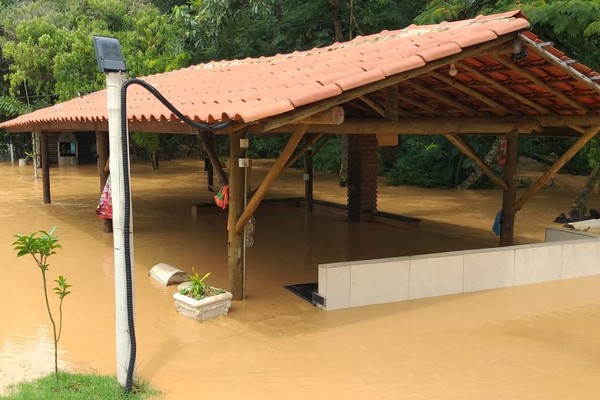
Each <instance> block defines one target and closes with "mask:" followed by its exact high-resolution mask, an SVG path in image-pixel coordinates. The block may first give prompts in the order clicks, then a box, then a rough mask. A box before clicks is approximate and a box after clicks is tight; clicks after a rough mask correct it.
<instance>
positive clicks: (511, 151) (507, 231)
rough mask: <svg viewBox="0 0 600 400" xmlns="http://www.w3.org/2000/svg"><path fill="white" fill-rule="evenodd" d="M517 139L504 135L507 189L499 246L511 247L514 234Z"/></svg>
mask: <svg viewBox="0 0 600 400" xmlns="http://www.w3.org/2000/svg"><path fill="white" fill-rule="evenodd" d="M518 147H519V138H518V136H517V135H515V134H510V135H506V165H505V166H504V181H505V182H506V184H507V185H508V188H506V189H504V191H503V193H502V219H501V224H500V246H512V245H513V244H514V234H515V214H516V211H515V209H514V205H515V202H516V200H517V150H518Z"/></svg>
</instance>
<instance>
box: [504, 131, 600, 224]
mask: <svg viewBox="0 0 600 400" xmlns="http://www.w3.org/2000/svg"><path fill="white" fill-rule="evenodd" d="M598 131H600V126H593V127H591V128H589V129H588V130H587V131H586V132H585V134H584V135H582V136H581V137H580V138H579V139H577V141H576V142H575V143H573V145H572V146H571V147H570V148H569V149H568V150H567V151H565V153H564V154H563V155H562V156H560V158H559V159H558V160H556V162H555V163H554V165H553V166H551V167H550V168H549V169H548V171H546V172H545V173H544V175H542V176H541V177H540V178H539V179H538V180H537V181H536V182H535V183H534V184H533V185H532V186H531V188H529V190H528V191H527V192H525V193H524V194H523V195H522V196H521V198H520V199H519V200H518V201H517V202H516V203H515V205H514V212H515V213H516V212H517V211H519V210H520V209H521V208H522V207H523V206H524V205H525V203H527V201H529V199H530V198H531V197H533V195H535V194H536V193H537V192H538V191H539V190H540V189H541V188H542V187H544V185H545V184H546V182H548V181H549V180H550V178H552V177H553V176H554V175H556V173H557V172H558V171H559V170H560V169H561V168H562V167H563V166H564V165H565V164H566V163H568V162H569V160H570V159H571V158H573V156H574V155H575V154H577V152H578V151H579V150H580V149H581V148H582V147H583V146H585V144H586V143H587V142H589V141H590V140H592V138H593V137H594V136H596V134H597V133H598Z"/></svg>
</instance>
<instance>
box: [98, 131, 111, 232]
mask: <svg viewBox="0 0 600 400" xmlns="http://www.w3.org/2000/svg"><path fill="white" fill-rule="evenodd" d="M109 150H110V145H109V142H108V132H96V152H97V153H98V176H99V177H100V193H102V191H103V190H104V185H105V184H106V181H107V180H108V173H109V169H108V165H107V163H108V155H109ZM112 231H113V230H112V219H103V220H102V232H105V233H111V232H112Z"/></svg>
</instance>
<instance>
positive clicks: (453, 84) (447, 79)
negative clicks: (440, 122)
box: [429, 71, 514, 114]
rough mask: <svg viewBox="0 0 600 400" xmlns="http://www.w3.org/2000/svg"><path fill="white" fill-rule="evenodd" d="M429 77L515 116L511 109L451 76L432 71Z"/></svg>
mask: <svg viewBox="0 0 600 400" xmlns="http://www.w3.org/2000/svg"><path fill="white" fill-rule="evenodd" d="M429 76H431V77H433V78H435V79H437V80H438V81H441V82H444V83H445V84H447V85H448V86H451V87H453V88H455V89H457V90H459V91H461V92H463V93H465V94H467V95H469V96H471V97H473V98H474V99H477V100H479V101H480V102H482V103H485V104H487V105H488V106H490V107H492V108H493V109H494V110H496V111H499V112H501V113H504V114H514V112H513V111H512V110H510V109H509V108H507V107H505V106H503V105H502V104H500V103H498V102H496V101H494V100H491V99H489V98H488V97H487V96H486V95H484V94H483V93H480V92H478V91H476V90H473V89H471V88H469V87H467V86H465V85H463V84H462V83H460V82H458V81H457V80H455V79H454V78H451V77H449V76H446V75H444V74H441V73H439V72H436V71H431V72H430V73H429Z"/></svg>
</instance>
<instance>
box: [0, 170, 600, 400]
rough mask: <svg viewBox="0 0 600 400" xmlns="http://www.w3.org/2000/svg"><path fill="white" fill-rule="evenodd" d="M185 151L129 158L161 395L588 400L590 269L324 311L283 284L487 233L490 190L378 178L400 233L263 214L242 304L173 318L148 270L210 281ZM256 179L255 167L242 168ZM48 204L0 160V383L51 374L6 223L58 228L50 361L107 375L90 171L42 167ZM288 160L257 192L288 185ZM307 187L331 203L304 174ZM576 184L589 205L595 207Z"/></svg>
mask: <svg viewBox="0 0 600 400" xmlns="http://www.w3.org/2000/svg"><path fill="white" fill-rule="evenodd" d="M201 170H202V168H201V166H200V165H199V163H198V162H197V161H192V160H186V161H172V162H164V163H162V165H161V171H160V172H158V173H153V172H151V171H150V167H149V166H148V165H145V164H134V165H133V202H134V218H135V219H134V230H135V237H134V240H135V290H136V294H135V296H136V325H137V337H138V369H137V374H138V375H139V376H141V377H142V378H143V379H145V380H148V381H149V382H150V383H151V384H152V385H153V386H154V387H156V388H157V389H159V390H160V391H162V392H163V398H165V399H185V398H188V399H196V398H221V399H241V398H243V399H280V398H286V399H288V400H293V399H302V400H305V399H461V400H463V399H597V398H598V393H600V379H598V376H599V375H600V277H588V278H581V279H573V280H566V281H560V282H551V283H544V284H537V285H529V286H521V287H514V288H507V289H499V290H490V291H483V292H476V293H469V294H464V295H454V296H445V297H438V298H430V299H423V300H415V301H408V302H402V303H394V304H386V305H379V306H370V307H361V308H355V309H348V310H339V311H332V312H326V311H323V310H320V309H318V308H315V307H313V306H312V305H310V304H309V303H308V302H305V301H303V300H301V299H300V298H298V297H296V296H294V295H292V294H290V293H289V292H287V291H285V290H284V289H283V288H282V286H283V285H285V284H292V283H301V282H310V281H316V279H317V265H318V264H319V263H323V262H331V261H342V260H353V259H361V258H362V259H364V258H371V257H389V256H400V255H408V254H418V253H427V252H437V251H446V250H457V249H466V248H477V247H488V246H495V244H496V243H497V239H496V237H495V236H494V235H493V233H492V232H491V230H490V227H491V225H492V221H493V218H494V214H495V213H496V212H497V210H498V209H499V207H500V199H501V194H500V192H499V191H497V190H487V191H457V190H431V189H430V190H426V189H420V188H412V187H399V188H393V187H387V186H384V185H383V182H381V184H380V190H379V199H378V203H379V209H380V210H382V211H388V212H395V213H400V214H405V215H409V216H414V217H418V218H422V219H423V223H422V225H421V229H419V230H417V231H406V230H400V229H396V228H390V227H386V226H380V225H375V224H370V223H362V224H358V223H346V222H343V221H339V220H336V219H332V218H328V217H324V216H316V215H315V216H311V217H306V216H305V215H304V213H303V210H302V209H299V208H296V209H294V208H289V209H281V208H279V209H275V208H272V209H266V208H265V209H263V210H259V212H258V215H257V224H256V229H257V231H256V236H255V246H254V247H253V248H251V249H249V251H248V269H247V280H248V289H247V296H248V297H247V300H245V301H240V302H235V303H234V305H233V307H232V309H231V312H230V314H229V316H228V317H226V318H222V319H217V320H213V321H209V322H205V323H198V322H195V321H191V320H188V319H186V318H183V317H181V316H179V315H178V314H177V312H176V311H175V308H174V305H173V300H172V298H171V296H172V294H173V292H174V290H175V289H174V288H172V287H170V288H164V287H161V286H159V285H158V284H156V283H155V282H153V281H151V280H150V279H149V278H148V270H149V269H150V268H151V267H152V265H154V264H156V263H159V262H166V263H170V264H173V265H176V266H178V267H180V268H182V269H184V270H186V271H191V268H192V267H194V268H196V269H197V270H198V271H200V272H205V271H210V272H212V276H211V283H212V284H213V285H216V286H225V285H226V283H227V252H226V241H227V238H226V230H225V227H226V215H225V212H223V211H220V210H217V209H212V210H207V211H205V212H203V213H202V214H201V215H200V216H199V218H198V220H193V219H192V218H191V213H190V206H191V204H194V203H199V202H202V201H204V200H206V199H207V198H208V194H207V193H206V192H205V190H204V187H205V180H204V176H203V172H201ZM261 175H264V163H262V164H261V163H258V166H257V167H256V168H254V170H253V179H254V180H257V179H259V178H260V176H261ZM51 176H52V195H53V204H51V205H43V204H42V203H41V198H42V193H41V190H42V187H41V180H34V179H33V177H32V171H31V169H30V168H25V167H17V166H12V165H9V164H6V163H4V164H0V179H1V182H2V190H1V191H0V270H1V276H2V283H1V287H0V304H1V306H0V391H2V390H3V389H5V388H6V386H7V385H8V384H10V383H12V382H16V381H20V380H22V379H31V378H34V377H36V376H39V375H40V374H44V373H48V372H50V371H51V370H52V343H51V330H50V326H49V323H48V322H47V317H46V315H45V313H44V306H43V297H42V293H41V282H40V277H39V272H38V271H37V270H36V268H34V267H33V265H32V262H31V261H30V260H28V259H25V258H19V259H17V258H16V257H15V254H14V253H13V251H12V249H11V246H10V243H11V242H12V240H13V235H14V234H15V233H29V232H33V231H35V230H38V229H48V228H50V227H51V226H53V225H56V226H58V230H57V234H58V236H59V239H60V243H61V244H62V247H63V248H62V249H61V250H60V251H59V252H58V254H56V255H55V256H52V257H51V259H50V272H49V276H50V277H51V278H54V277H55V276H56V275H58V274H62V275H66V276H67V277H68V278H69V280H70V281H71V283H72V284H73V288H72V289H73V290H72V294H71V295H70V296H69V297H67V299H66V302H65V307H64V312H65V325H64V331H63V338H62V339H61V343H60V368H62V369H67V370H72V371H95V372H98V373H102V374H114V373H115V355H114V352H115V339H114V283H113V259H112V237H111V236H110V235H108V234H103V233H102V232H101V223H100V221H98V220H97V219H96V218H95V216H94V209H95V206H96V203H97V201H98V179H97V176H96V169H95V167H92V166H81V167H71V168H61V169H52V172H51ZM582 182H583V178H579V177H566V176H561V177H559V178H558V179H557V180H556V185H555V187H553V188H548V189H545V190H544V191H542V192H541V193H540V195H538V196H537V197H535V198H534V200H533V201H532V202H531V203H529V204H528V205H526V206H525V208H524V209H523V210H522V211H521V212H520V213H519V215H518V217H517V231H516V237H517V240H518V241H519V242H520V243H526V242H535V241H542V240H543V236H544V232H543V228H544V227H545V226H546V225H549V224H550V221H551V220H552V219H553V218H554V217H555V216H556V215H557V214H558V213H559V212H561V211H564V210H565V209H567V208H568V206H569V204H570V201H571V200H570V199H571V198H572V197H573V193H574V192H575V191H576V190H577V187H578V186H579V185H580V184H581V183H582ZM302 188H303V182H302V175H301V172H300V171H290V172H288V173H287V174H286V175H285V176H284V177H283V178H282V180H280V181H279V182H277V184H276V186H275V187H274V189H273V191H272V193H271V194H272V196H275V197H284V196H296V195H301V193H302V190H303V189H302ZM315 197H316V198H319V199H323V200H327V201H334V202H339V203H343V202H345V191H344V189H339V188H337V187H336V185H335V178H334V177H331V176H328V175H324V174H317V177H316V182H315ZM598 201H599V199H598V195H597V194H594V195H593V196H592V198H591V204H592V205H594V204H597V203H598Z"/></svg>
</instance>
